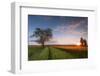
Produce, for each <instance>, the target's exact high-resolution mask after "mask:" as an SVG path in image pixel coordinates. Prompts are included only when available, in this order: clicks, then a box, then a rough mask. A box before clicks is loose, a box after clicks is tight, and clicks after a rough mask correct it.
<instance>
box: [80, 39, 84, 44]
mask: <svg viewBox="0 0 100 76" xmlns="http://www.w3.org/2000/svg"><path fill="white" fill-rule="evenodd" d="M80 43H81V46H83V45H84V39H83V38H82V37H81V38H80Z"/></svg>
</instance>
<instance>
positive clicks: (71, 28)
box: [54, 20, 87, 36]
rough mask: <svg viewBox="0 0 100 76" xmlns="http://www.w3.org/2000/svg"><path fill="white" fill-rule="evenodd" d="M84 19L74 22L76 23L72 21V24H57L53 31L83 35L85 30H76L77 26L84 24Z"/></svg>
mask: <svg viewBox="0 0 100 76" xmlns="http://www.w3.org/2000/svg"><path fill="white" fill-rule="evenodd" d="M84 22H85V21H84V20H83V21H80V22H76V23H73V24H70V25H67V24H62V25H59V26H57V27H56V28H54V31H55V32H61V33H64V34H72V35H80V36H82V35H84V34H86V33H87V31H84V30H81V31H78V30H77V28H79V27H81V28H82V25H83V24H84Z"/></svg>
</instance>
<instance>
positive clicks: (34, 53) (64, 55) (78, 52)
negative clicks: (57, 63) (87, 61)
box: [28, 45, 88, 61]
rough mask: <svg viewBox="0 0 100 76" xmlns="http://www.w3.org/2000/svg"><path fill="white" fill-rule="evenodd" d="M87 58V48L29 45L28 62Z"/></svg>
mask: <svg viewBox="0 0 100 76" xmlns="http://www.w3.org/2000/svg"><path fill="white" fill-rule="evenodd" d="M79 58H88V49H87V47H82V46H76V45H47V46H45V47H41V46H36V45H29V46H28V60H29V61H31V60H55V59H79Z"/></svg>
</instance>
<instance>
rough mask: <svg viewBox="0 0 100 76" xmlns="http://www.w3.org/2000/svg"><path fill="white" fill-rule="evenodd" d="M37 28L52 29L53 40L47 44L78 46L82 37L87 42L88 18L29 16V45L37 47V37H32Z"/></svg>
mask: <svg viewBox="0 0 100 76" xmlns="http://www.w3.org/2000/svg"><path fill="white" fill-rule="evenodd" d="M36 28H41V29H46V28H51V29H52V30H53V31H52V32H53V38H52V39H51V40H50V41H49V42H47V43H46V44H59V45H71V44H77V43H79V41H80V37H83V38H84V39H86V40H87V35H88V18H87V17H73V16H72V17H71V16H46V15H44V16H43V15H28V43H29V45H37V44H38V43H36V42H33V41H34V40H36V38H35V37H30V36H31V35H32V34H33V32H34V31H35V29H36Z"/></svg>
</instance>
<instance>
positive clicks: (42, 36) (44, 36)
mask: <svg viewBox="0 0 100 76" xmlns="http://www.w3.org/2000/svg"><path fill="white" fill-rule="evenodd" d="M32 37H36V38H37V40H35V42H37V43H39V44H41V45H42V46H43V47H44V46H45V42H47V41H49V40H50V39H51V38H52V30H51V29H50V28H47V29H41V28H36V30H35V31H34V32H33V35H32Z"/></svg>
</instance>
